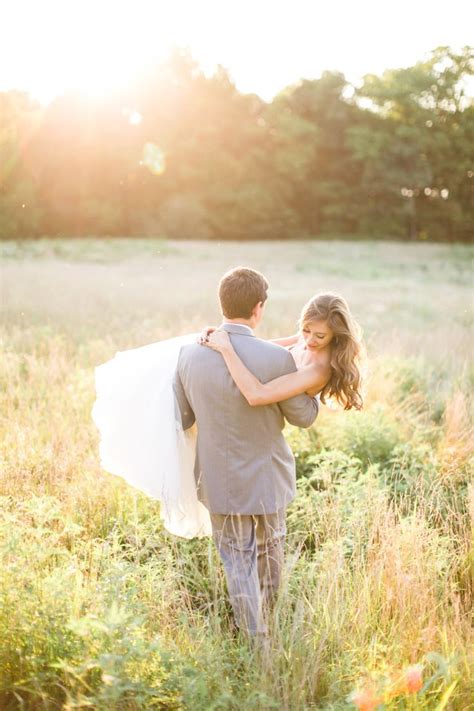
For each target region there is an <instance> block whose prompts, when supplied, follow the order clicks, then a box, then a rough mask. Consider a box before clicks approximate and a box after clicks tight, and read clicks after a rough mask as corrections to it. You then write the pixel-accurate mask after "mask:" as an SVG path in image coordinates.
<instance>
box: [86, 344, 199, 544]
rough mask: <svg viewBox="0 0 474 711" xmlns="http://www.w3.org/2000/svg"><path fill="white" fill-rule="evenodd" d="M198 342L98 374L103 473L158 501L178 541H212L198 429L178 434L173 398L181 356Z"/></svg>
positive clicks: (154, 347) (136, 351)
mask: <svg viewBox="0 0 474 711" xmlns="http://www.w3.org/2000/svg"><path fill="white" fill-rule="evenodd" d="M196 337H197V334H189V335H186V336H179V337H177V338H171V339H168V340H165V341H158V342H157V343H151V344H149V345H146V346H142V347H140V348H133V349H131V350H127V351H118V352H117V353H116V354H115V356H114V358H112V359H111V360H109V361H107V362H106V363H102V364H101V365H98V366H96V368H95V388H96V399H95V402H94V405H93V407H92V413H91V414H92V419H93V421H94V423H95V425H96V427H97V429H98V431H99V435H100V442H99V454H100V463H101V466H102V468H103V469H105V470H106V471H107V472H110V473H111V474H115V475H116V476H120V477H122V478H123V479H124V480H125V481H126V482H127V483H128V484H130V485H131V486H133V487H135V488H136V489H138V490H140V491H142V492H143V493H145V494H147V495H148V496H150V497H152V498H154V499H157V500H158V501H160V502H161V506H160V515H161V518H162V520H163V524H164V526H165V528H166V529H167V530H168V531H169V532H170V533H173V534H175V535H177V536H182V537H183V538H195V537H202V536H209V535H211V533H212V529H211V521H210V516H209V511H208V510H207V509H206V507H205V506H204V505H203V504H202V503H201V502H200V501H199V500H198V498H197V492H196V483H195V479H194V459H195V454H196V433H197V430H196V426H195V425H194V426H193V427H192V428H190V429H189V430H186V431H183V428H182V425H181V418H180V415H179V410H178V406H177V403H176V398H175V396H174V391H173V377H174V372H175V369H176V365H177V361H178V355H179V351H180V349H181V347H182V346H183V345H186V344H188V343H193V342H195V340H196Z"/></svg>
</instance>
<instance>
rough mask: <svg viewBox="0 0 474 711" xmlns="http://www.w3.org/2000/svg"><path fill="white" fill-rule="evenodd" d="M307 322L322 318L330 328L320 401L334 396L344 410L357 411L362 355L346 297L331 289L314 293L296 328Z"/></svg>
mask: <svg viewBox="0 0 474 711" xmlns="http://www.w3.org/2000/svg"><path fill="white" fill-rule="evenodd" d="M311 321H325V322H326V323H327V325H328V326H329V328H330V329H331V330H332V331H333V333H334V336H333V338H332V340H331V342H330V347H331V377H330V379H329V382H328V383H326V385H325V386H324V388H323V389H322V391H321V393H320V400H321V402H322V403H325V402H326V398H327V397H330V398H334V399H335V400H336V401H337V402H338V403H339V404H340V405H342V406H343V407H344V410H351V409H352V408H354V409H356V410H361V409H362V406H363V400H362V395H361V393H360V389H361V385H362V375H361V368H360V366H361V364H362V359H363V358H365V347H364V344H363V341H362V331H361V328H360V326H359V324H358V323H357V322H356V321H355V320H354V318H353V317H352V315H351V312H350V310H349V306H348V304H347V302H346V300H345V299H344V298H343V297H342V296H340V295H339V294H333V293H331V292H328V293H324V294H316V296H313V298H312V299H310V300H309V301H308V302H307V304H305V305H304V306H303V309H302V311H301V316H300V318H299V321H298V325H299V327H300V329H302V328H304V327H305V326H306V325H307V324H309V323H310V322H311Z"/></svg>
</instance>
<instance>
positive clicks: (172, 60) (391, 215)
mask: <svg viewBox="0 0 474 711" xmlns="http://www.w3.org/2000/svg"><path fill="white" fill-rule="evenodd" d="M473 76H474V50H473V48H472V47H465V48H463V49H462V50H461V51H457V52H455V51H453V50H451V49H450V48H449V47H438V48H436V49H435V50H433V51H432V52H431V53H430V55H429V57H428V58H427V59H425V60H424V61H420V62H418V63H416V64H415V65H414V66H412V67H408V68H403V69H393V70H387V71H385V72H384V73H383V74H382V75H381V76H376V75H366V76H365V77H364V79H363V82H362V84H361V86H359V87H353V86H351V84H350V83H349V82H348V81H347V80H346V78H345V76H344V75H343V74H342V73H339V72H324V73H323V74H322V76H321V77H320V78H319V79H312V80H308V79H303V80H301V81H299V82H298V83H296V84H295V85H292V86H289V87H287V88H286V89H284V90H283V91H281V92H280V93H279V94H278V95H277V96H275V98H274V99H273V100H272V101H271V102H265V101H263V100H262V99H261V98H260V97H259V96H257V95H256V94H242V93H241V92H239V91H238V90H237V88H236V87H235V85H234V83H233V82H232V81H231V79H230V77H229V74H228V72H227V71H226V70H225V69H224V68H222V67H218V69H217V70H216V72H215V73H214V75H212V76H206V75H205V74H204V73H203V71H202V70H201V69H200V67H199V65H198V64H197V63H196V62H195V61H194V60H193V58H192V57H191V56H190V54H189V53H188V52H187V51H183V50H176V51H174V52H173V53H172V54H171V55H170V56H169V58H168V59H167V60H166V61H164V62H162V63H159V64H158V63H157V64H153V65H150V66H148V68H147V71H146V72H145V71H144V72H143V73H142V74H141V75H140V77H139V80H137V81H136V82H135V83H134V84H133V85H130V86H129V87H126V88H124V89H122V90H121V91H120V92H118V91H116V92H115V93H113V94H110V95H108V96H105V97H103V98H98V97H94V98H91V97H87V96H86V95H84V94H81V93H78V92H72V91H68V92H66V93H64V94H63V95H61V96H58V97H57V98H56V99H55V100H53V101H52V102H51V103H50V104H48V105H46V106H43V105H41V104H40V103H39V102H37V101H36V100H34V99H33V98H32V97H31V96H30V95H29V94H28V93H27V92H24V91H19V90H11V91H6V92H2V93H0V236H1V237H2V238H3V239H13V238H14V239H21V238H31V237H39V236H46V235H47V236H85V235H97V236H118V235H127V236H145V235H146V236H152V235H153V236H165V237H170V238H197V239H218V240H225V239H236V240H252V239H296V238H299V239H301V238H313V237H314V238H317V237H318V236H319V237H323V236H331V235H337V236H347V237H350V236H354V237H356V236H363V237H374V238H397V239H411V240H419V239H427V240H443V241H456V240H463V241H467V240H469V239H470V238H471V237H472V228H473V225H472V214H473V207H474V205H473V184H474V106H473V102H472V100H470V99H469V96H468V93H469V92H468V90H467V87H468V85H469V81H472V77H473Z"/></svg>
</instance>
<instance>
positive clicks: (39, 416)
mask: <svg viewBox="0 0 474 711" xmlns="http://www.w3.org/2000/svg"><path fill="white" fill-rule="evenodd" d="M1 251H2V255H3V256H2V271H1V289H2V291H1V297H2V351H3V352H2V359H1V380H2V390H1V434H2V445H1V447H2V452H1V456H2V474H1V480H0V546H1V556H2V559H1V566H0V640H1V644H0V709H1V710H2V711H10V710H12V709H17V708H21V709H60V708H61V709H77V708H81V709H101V710H102V709H104V710H109V709H120V710H122V709H127V710H129V709H130V710H138V709H192V710H193V711H200V710H203V711H204V710H206V711H207V710H208V709H240V710H243V709H245V710H246V709H279V710H280V709H283V710H285V711H297V710H300V709H327V710H331V711H335V710H338V709H351V708H359V709H366V710H367V711H369V710H371V709H376V708H379V709H382V708H385V709H389V710H392V709H411V710H412V709H436V710H437V711H442V709H445V708H446V709H453V710H455V711H458V710H459V711H464V710H465V709H472V708H474V704H473V702H472V699H473V698H474V696H473V695H474V685H473V682H472V679H473V677H474V674H473V664H474V656H473V652H472V649H473V644H472V643H473V634H472V603H473V564H474V555H473V549H472V524H473V520H474V486H473V483H472V469H473V468H472V463H473V451H472V436H471V435H472V429H471V428H472V414H473V410H472V396H471V393H472V386H473V384H474V368H473V362H472V346H473V328H472V327H473V308H472V307H473V304H472V294H473V292H472V286H473V283H472V274H473V272H472V257H473V255H474V250H473V249H472V248H470V247H469V246H466V245H464V246H463V245H446V244H444V245H443V244H437V245H431V244H411V243H409V244H407V243H395V242H364V241H359V242H355V241H338V240H334V241H327V242H313V241H305V242H294V243H291V242H268V241H267V242H259V243H235V242H226V243H218V242H197V241H195V242H184V241H166V240H154V239H143V240H142V239H100V240H99V239H94V238H84V239H75V240H74V239H69V240H66V239H64V240H59V239H58V240H46V239H44V240H37V241H26V242H21V243H20V242H8V241H7V242H3V243H2V244H1ZM237 265H245V266H251V267H254V268H256V269H259V270H261V271H263V272H264V274H265V275H266V276H267V278H268V280H269V282H270V290H269V300H268V304H267V307H266V313H265V317H264V321H263V322H262V325H261V326H260V327H259V330H258V331H257V335H259V336H261V337H262V338H273V337H276V336H285V335H290V334H292V333H294V332H295V331H296V321H297V318H298V316H299V311H300V309H301V307H302V305H303V304H304V303H305V301H306V300H307V299H308V298H309V297H311V296H312V295H314V294H315V293H317V292H319V291H329V290H330V291H338V292H340V293H342V294H343V295H344V296H345V297H346V299H347V300H348V302H349V305H350V307H351V310H352V312H353V314H354V316H355V317H356V319H357V320H358V321H359V323H360V325H361V326H362V329H363V331H364V334H365V339H366V344H367V350H368V356H369V360H368V370H367V378H366V393H365V408H364V410H363V411H362V412H360V413H357V412H356V413H353V412H350V413H344V412H338V411H334V410H329V409H328V408H322V411H321V413H320V416H319V417H318V419H317V421H316V423H315V425H314V426H313V428H311V429H310V430H298V429H296V428H293V427H288V428H287V436H288V440H289V441H290V444H291V445H292V447H293V451H294V452H295V455H296V458H297V476H298V482H297V484H298V494H297V497H296V499H295V500H294V501H293V502H292V503H291V505H290V507H289V508H288V513H287V526H288V536H287V548H286V565H285V572H284V578H283V582H282V587H281V591H280V596H279V599H278V602H277V605H276V608H275V611H274V615H273V617H272V619H271V637H272V647H273V651H272V652H271V653H264V652H261V651H258V650H253V649H252V648H250V647H249V645H248V644H247V643H246V641H245V639H239V638H234V637H233V636H232V635H231V634H230V623H231V609H230V605H229V603H228V601H227V592H226V584H225V578H224V573H223V569H222V567H221V563H220V561H219V557H218V554H217V551H216V550H215V548H214V545H213V543H212V541H211V540H210V539H204V540H202V539H201V540H193V541H186V540H183V539H178V538H176V537H173V536H172V535H171V534H169V533H167V532H166V531H164V529H163V527H162V524H161V520H160V516H159V503H158V502H154V501H153V500H151V499H149V498H147V497H146V496H144V495H142V494H140V493H139V492H137V491H135V490H134V489H132V488H130V487H129V486H127V485H126V484H125V483H124V482H123V481H122V480H121V479H120V478H118V477H114V476H113V475H110V474H108V473H106V472H104V471H102V470H101V469H100V467H99V465H98V434H97V431H96V429H95V427H94V424H93V422H92V420H91V414H90V413H91V408H92V404H93V401H94V397H95V393H94V366H95V365H98V364H99V363H102V362H104V361H106V360H108V359H109V358H111V357H113V355H114V354H115V352H116V351H118V350H125V349H127V348H134V347H138V346H141V345H144V344H147V343H151V342H153V341H157V340H160V339H162V338H168V337H171V336H175V335H180V334H185V333H191V332H197V331H199V330H200V329H201V328H202V327H203V326H205V325H207V324H214V325H215V324H218V323H219V310H218V303H217V282H218V280H219V278H220V276H221V275H222V273H223V272H224V271H225V270H227V269H228V268H230V267H233V266H237ZM382 704H385V706H382Z"/></svg>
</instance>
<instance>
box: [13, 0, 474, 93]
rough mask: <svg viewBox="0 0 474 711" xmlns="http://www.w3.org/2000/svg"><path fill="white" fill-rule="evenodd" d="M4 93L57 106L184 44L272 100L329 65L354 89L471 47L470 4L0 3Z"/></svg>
mask: <svg viewBox="0 0 474 711" xmlns="http://www.w3.org/2000/svg"><path fill="white" fill-rule="evenodd" d="M0 6H1V9H0V90H6V89H12V88H18V89H23V90H27V91H29V92H31V93H32V94H33V95H34V96H36V97H37V98H39V99H40V100H42V101H45V102H46V101H49V100H51V99H52V98H53V97H54V96H55V95H57V94H58V93H61V92H62V91H63V90H64V89H65V88H66V87H68V86H76V87H80V88H81V89H84V90H87V91H90V92H92V93H94V92H101V93H102V92H103V91H111V90H113V87H114V86H117V85H119V84H120V83H127V81H131V78H132V77H133V73H134V72H136V71H137V69H138V67H139V66H140V64H143V63H144V62H146V61H147V59H148V58H150V57H154V56H156V57H158V58H162V57H164V56H166V54H167V53H168V51H169V47H170V46H171V45H173V44H176V45H178V46H188V47H189V49H190V50H191V53H192V55H193V56H194V58H195V59H196V60H197V61H198V62H199V63H200V64H201V66H202V67H203V69H204V70H205V71H206V72H209V71H211V70H212V69H213V68H214V67H215V66H216V64H218V63H219V64H222V65H224V66H225V67H226V68H227V69H228V70H229V71H230V74H231V76H232V78H233V80H234V81H235V83H236V85H237V87H238V88H239V89H240V90H241V91H244V92H256V93H257V94H260V96H262V97H263V98H264V99H267V100H269V99H271V98H272V97H273V96H274V95H275V94H276V93H277V92H278V91H279V90H280V89H282V88H283V87H285V86H287V85H288V84H291V83H294V82H296V81H297V80H298V79H299V78H301V77H305V78H318V77H319V76H320V75H321V72H322V71H324V70H325V69H334V70H339V71H342V72H344V73H345V74H346V76H347V77H348V79H349V80H351V81H354V82H357V80H358V79H360V77H362V76H363V75H364V74H365V73H369V72H371V73H381V72H383V70H384V69H386V68H394V67H402V66H409V65H411V64H414V63H415V62H416V61H418V60H422V59H424V58H425V56H426V54H427V53H428V52H429V51H430V50H431V49H434V48H435V47H436V46H438V45H446V44H447V45H449V46H451V47H453V48H455V49H458V48H459V47H461V46H463V45H466V44H473V37H474V31H473V27H474V2H473V0H449V2H447V1H446V0H443V1H441V0H429V1H427V0H397V1H396V2H392V1H391V0H325V1H324V2H321V1H320V0H3V2H1V5H0Z"/></svg>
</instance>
